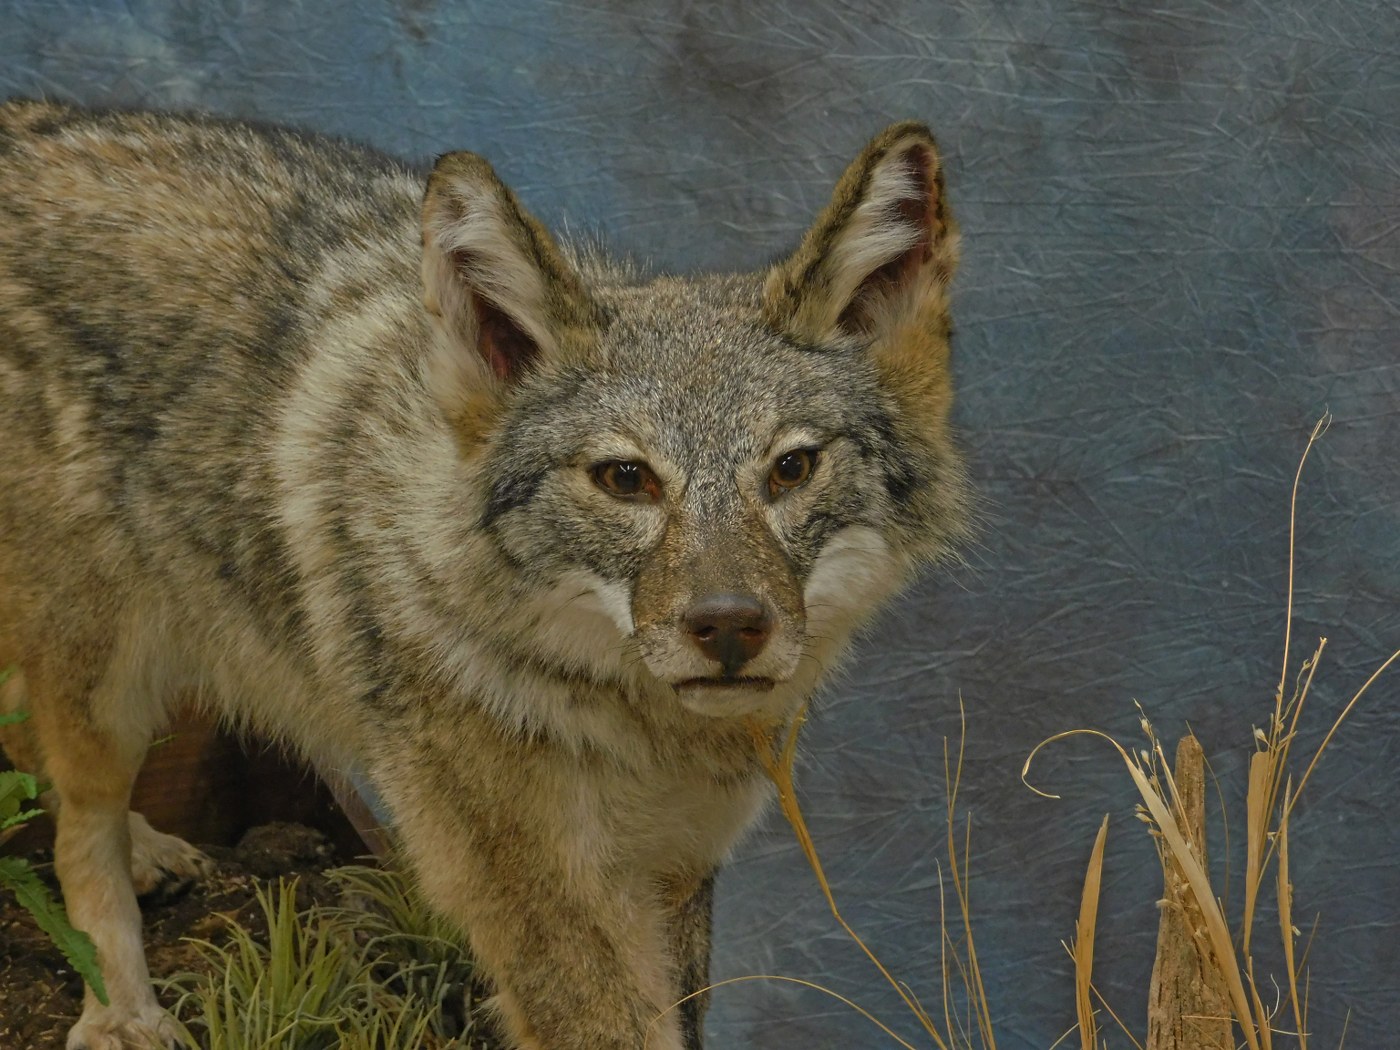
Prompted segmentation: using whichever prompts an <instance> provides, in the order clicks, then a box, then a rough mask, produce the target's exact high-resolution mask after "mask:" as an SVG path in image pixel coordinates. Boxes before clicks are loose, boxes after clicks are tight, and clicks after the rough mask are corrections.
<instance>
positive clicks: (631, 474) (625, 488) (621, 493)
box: [593, 459, 661, 502]
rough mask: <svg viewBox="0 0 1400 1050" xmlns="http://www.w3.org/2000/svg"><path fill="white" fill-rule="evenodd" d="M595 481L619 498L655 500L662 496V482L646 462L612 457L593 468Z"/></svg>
mask: <svg viewBox="0 0 1400 1050" xmlns="http://www.w3.org/2000/svg"><path fill="white" fill-rule="evenodd" d="M593 483H594V484H595V485H597V486H598V487H599V488H600V489H602V490H603V491H604V492H606V493H607V494H608V495H609V496H616V497H617V498H618V499H630V500H640V501H644V502H655V501H656V500H658V499H660V498H661V482H660V481H658V480H657V477H656V475H655V474H653V473H652V472H651V468H650V467H648V466H647V465H646V464H645V463H636V462H633V461H632V460H618V459H610V460H608V461H607V462H606V463H599V464H598V465H597V466H596V467H594V468H593Z"/></svg>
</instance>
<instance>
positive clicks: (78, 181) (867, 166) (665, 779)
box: [0, 101, 966, 1050]
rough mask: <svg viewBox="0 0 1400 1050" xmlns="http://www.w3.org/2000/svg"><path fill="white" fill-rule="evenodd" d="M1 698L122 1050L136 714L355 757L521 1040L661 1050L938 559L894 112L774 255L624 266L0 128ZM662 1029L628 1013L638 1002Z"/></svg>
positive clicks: (289, 160) (160, 841) (922, 192)
mask: <svg viewBox="0 0 1400 1050" xmlns="http://www.w3.org/2000/svg"><path fill="white" fill-rule="evenodd" d="M0 210H3V222H0V448H3V450H4V452H3V455H0V667H3V666H7V665H10V664H13V665H16V666H17V667H18V668H19V669H20V672H21V673H20V674H17V675H16V676H15V677H14V678H12V679H11V681H10V682H9V683H8V684H7V685H6V686H4V690H5V693H4V696H3V700H4V704H5V705H6V706H8V707H12V708H13V707H24V708H27V709H28V710H29V711H30V712H31V714H32V718H31V719H30V720H29V721H28V722H27V723H25V725H24V730H23V732H22V733H21V732H19V731H18V730H16V729H11V730H9V736H8V737H7V740H6V745H7V749H8V750H9V751H10V753H11V755H12V757H13V758H14V759H15V760H16V761H17V762H18V763H22V764H24V765H26V766H28V767H31V768H35V769H36V770H37V769H39V768H42V770H43V772H44V775H45V776H46V778H47V779H48V780H49V781H50V782H51V783H52V785H53V793H54V795H53V804H54V805H56V806H57V820H58V838H57V844H56V865H57V869H58V874H59V877H60V880H61V882H62V885H63V890H64V894H65V897H66V899H67V903H68V907H69V910H70V912H71V914H72V918H73V920H74V922H75V924H76V925H77V926H79V927H80V928H83V929H85V930H87V931H88V932H89V933H90V934H91V936H92V937H93V939H94V941H95V943H96V945H97V950H98V957H99V961H100V965H101V967H102V971H103V973H104V976H105V981H106V986H107V989H108V992H109V996H110V1002H109V1003H108V1004H106V1005H103V1004H102V1003H100V1002H98V1001H97V1000H96V999H95V998H94V997H92V996H91V994H89V997H88V999H87V1001H86V1004H85V1007H84V1010H83V1013H82V1016H81V1018H80V1019H79V1020H78V1021H77V1023H76V1025H75V1026H74V1028H73V1030H72V1034H71V1035H70V1038H69V1047H70V1050H76V1048H79V1047H82V1048H86V1050H119V1048H127V1047H137V1046H143V1045H147V1044H148V1043H149V1042H150V1041H151V1040H152V1039H153V1038H154V1039H156V1040H160V1039H168V1035H169V1030H170V1026H169V1021H168V1019H166V1018H165V1016H164V1015H163V1014H162V1013H161V1011H160V1009H159V1007H158V1006H157V1004H156V1000H155V999H154V997H153V996H152V993H151V990H150V987H149V980H148V973H147V969H146V963H145V960H144V956H143V952H142V947H141V940H140V914H139V912H138V909H137V900H136V898H137V894H138V893H139V892H142V891H144V890H146V889H149V888H150V887H151V886H152V885H154V884H155V883H156V882H157V881H159V880H160V879H161V878H162V877H163V875H164V874H168V873H170V872H174V873H176V874H180V875H188V874H192V873H197V872H199V871H200V870H201V869H202V867H203V865H204V864H205V863H206V862H205V861H204V858H203V857H202V855H201V854H199V853H198V852H197V851H195V850H193V849H192V848H191V847H189V846H187V845H185V844H184V843H183V842H181V841H180V840H178V839H175V838H172V837H171V836H168V835H162V834H160V833H159V832H157V831H155V830H153V829H152V828H151V827H150V825H148V824H147V823H146V822H145V821H144V819H142V818H141V817H140V816H139V815H138V814H134V813H129V812H128V804H129V794H130V788H131V783H132V779H133V777H134V776H135V774H136V771H137V769H138V768H139V766H140V765H141V762H142V759H143V756H144V754H145V751H146V748H147V746H148V745H149V743H150V741H151V740H152V738H153V736H154V735H155V734H157V733H158V732H159V731H160V728H161V726H162V724H163V723H164V722H165V720H166V718H167V715H168V711H169V708H168V705H169V704H171V703H172V702H173V701H174V700H175V699H176V698H177V697H180V696H189V695H194V696H197V697H199V698H200V700H201V701H202V702H203V703H204V704H206V705H207V706H208V707H209V708H210V709H211V710H212V711H213V712H216V713H217V714H218V715H219V716H221V717H223V718H226V719H229V720H231V721H233V722H236V723H239V724H243V725H247V726H249V727H251V728H253V729H254V730H256V731H258V732H261V733H264V734H268V735H270V736H272V737H275V738H277V739H280V740H283V741H286V742H288V743H289V744H290V745H292V746H294V747H296V748H297V749H299V750H300V751H302V752H303V753H304V754H306V755H307V756H308V757H309V758H311V759H312V760H313V761H314V762H315V763H316V764H317V765H319V766H321V767H323V768H330V769H346V768H354V769H357V770H361V771H363V773H364V775H365V776H366V777H367V778H368V780H369V781H370V783H371V784H372V786H373V788H374V789H375V791H376V792H377V793H378V794H379V795H380V796H381V797H382V798H383V800H384V801H385V803H386V805H387V807H388V810H389V812H390V813H391V815H392V819H393V823H394V826H395V830H396V832H397V834H398V836H399V838H400V840H401V843H402V846H403V848H404V851H405V853H406V854H407V856H408V858H409V860H410V862H411V864H412V865H413V868H414V871H415V875H416V878H417V879H418V880H419V882H420V884H421V886H422V888H423V890H424V891H425V892H426V894H427V895H428V897H429V899H430V900H431V901H432V903H433V904H434V905H435V906H436V907H437V908H439V909H440V910H441V911H442V912H443V913H445V914H446V915H448V916H450V917H451V918H452V919H454V920H455V921H456V922H458V923H459V924H460V925H461V927H462V929H463V930H464V931H465V932H466V934H467V936H468V937H469V940H470V944H471V947H472V950H473V951H474V953H475V954H476V955H477V956H478V957H479V961H480V964H481V966H482V967H483V968H484V970H485V972H486V973H487V974H488V975H489V977H490V979H491V981H492V983H493V984H494V987H495V990H496V994H495V998H494V1000H493V1001H494V1003H495V1007H496V1010H497V1012H498V1015H499V1019H500V1023H501V1027H502V1030H503V1032H504V1034H505V1037H506V1039H507V1041H508V1042H509V1043H510V1044H511V1045H512V1046H516V1047H521V1048H535V1050H642V1047H643V1046H644V1045H645V1046H646V1047H648V1048H650V1050H681V1048H697V1047H699V1046H700V1025H701V1018H702V1013H703V1004H704V996H703V995H702V996H698V997H696V998H694V999H691V1000H690V1001H689V1002H687V1003H686V1004H685V1005H684V1006H682V1007H681V1008H678V1009H676V1010H670V1011H669V1012H667V1008H668V1007H670V1006H671V1005H672V1004H673V1003H674V1002H675V1001H676V1000H678V999H680V998H681V997H682V996H683V995H684V994H686V993H688V992H691V991H694V990H696V989H698V988H701V987H703V986H704V984H705V982H706V973H707V967H708V959H709V894H710V887H711V884H712V879H713V875H714V872H715V870H716V868H717V867H718V865H719V864H720V863H721V862H722V860H723V859H724V857H725V855H726V854H727V853H728V851H729V850H730V849H731V847H732V846H733V844H734V843H735V841H736V839H737V838H738V837H739V836H740V835H741V834H742V833H743V831H744V829H745V828H746V827H748V826H749V824H750V823H751V822H752V821H753V819H754V817H755V815H756V814H757V812H758V810H759V809H760V807H761V805H762V803H763V799H764V797H765V790H766V787H765V781H764V777H763V775H762V770H761V768H760V767H759V766H758V765H757V763H756V759H755V755H754V753H753V748H752V745H751V742H750V737H749V733H748V729H747V721H748V720H749V719H751V718H757V719H759V720H761V721H763V722H765V723H769V724H781V723H783V722H784V721H786V720H788V719H790V718H791V717H792V716H793V714H794V712H795V711H796V710H797V709H798V708H799V707H800V706H801V704H802V703H803V702H804V701H805V700H806V699H807V698H808V697H809V696H810V695H811V694H812V692H813V690H814V689H815V688H816V686H817V684H818V682H819V681H820V679H821V678H822V675H823V673H824V672H825V671H827V670H828V669H829V668H830V667H831V665H832V664H833V662H834V661H835V660H836V659H837V657H838V655H839V654H840V652H841V650H842V649H843V647H844V646H845V645H846V643H847V640H848V639H849V637H850V636H851V634H852V632H853V630H855V629H856V628H857V627H858V626H859V625H860V624H862V623H863V622H864V621H865V620H867V618H868V617H869V616H870V615H871V614H872V613H873V612H874V610H875V609H876V608H877V607H878V606H879V605H880V604H881V603H882V602H884V601H885V600H886V599H887V598H889V597H890V596H891V595H892V594H893V593H894V592H895V591H896V590H898V589H899V588H900V587H901V586H903V585H904V584H905V583H906V582H907V581H908V580H909V579H910V578H911V576H912V575H913V574H914V573H915V572H916V571H917V570H918V569H919V568H920V567H921V566H922V565H925V564H927V563H929V562H931V561H933V560H935V559H937V558H939V557H940V556H942V555H943V554H945V553H946V552H947V551H948V550H949V549H950V547H951V545H952V544H953V543H954V541H955V540H956V539H957V538H958V537H959V535H960V534H961V532H962V530H963V527H964V520H965V513H964V507H965V503H966V497H965V486H964V482H963V475H962V468H961V466H960V460H959V456H958V453H957V450H956V448H955V447H954V444H953V441H952V438H951V435H950V432H949V426H948V415H949V410H950V405H951V388H950V384H949V376H948V332H949V319H948V312H947V285H948V281H949V278H950V276H951V274H952V271H953V268H954V263H955V256H956V235H955V232H954V228H953V224H952V220H951V217H950V215H949V211H948V208H947V206H946V204H945V201H944V196H943V181H942V177H941V172H940V166H939V158H938V153H937V150H936V147H935V145H934V142H933V139H932V138H931V137H930V135H929V133H928V131H927V130H926V129H925V128H924V127H922V126H921V125H918V124H912V123H905V124H896V125H894V126H893V127H891V128H889V129H887V130H886V131H884V132H882V133H881V134H879V135H878V136H876V137H875V139H874V140H873V141H872V142H870V144H869V145H868V146H867V147H866V148H865V150H864V151H863V152H862V153H861V154H860V155H859V156H858V157H857V158H856V160H855V161H854V163H853V164H852V165H851V166H850V168H849V169H848V170H847V171H846V173H845V174H844V175H843V176H842V177H841V179H840V181H839V183H838V184H837V186H836V190H835V194H834V196H833V198H832V200H831V203H830V204H829V205H828V206H827V207H826V209H825V210H824V211H823V212H822V213H821V214H820V216H818V218H817V220H816V222H815V225H814V226H813V227H812V228H811V230H810V231H809V232H808V233H807V234H806V235H805V237H803V239H802V241H801V244H800V245H799V247H798V248H797V249H796V251H795V252H793V253H792V254H791V255H790V256H788V257H787V258H786V259H784V260H783V261H781V262H779V263H777V264H776V265H773V266H771V267H767V268H764V269H760V270H758V271H756V272H753V273H745V274H737V275H700V276H691V277H675V276H660V277H651V276H639V275H637V274H636V273H634V272H632V271H631V270H629V269H627V268H622V267H618V266H614V265H613V264H611V263H609V262H607V261H606V260H605V259H603V258H601V257H599V256H597V255H596V254H594V253H592V252H582V251H576V250H574V249H571V248H570V247H568V246H566V245H562V244H560V243H558V242H556V241H555V240H554V239H553V238H552V237H551V236H550V234H549V233H548V232H547V231H546V230H545V228H544V227H543V226H541V225H540V223H539V222H537V221H536V220H535V219H534V218H532V217H531V216H530V215H529V214H528V213H527V212H526V211H525V210H524V209H523V208H522V206H521V204H520V202H519V201H518V200H517V199H516V197H515V196H514V195H513V194H512V193H511V191H510V190H509V189H507V188H506V187H505V186H504V185H503V184H502V183H501V182H500V181H499V180H498V179H497V177H496V176H495V174H494V173H493V171H492V169H491V168H490V166H489V165H488V164H487V163H486V162H485V161H484V160H482V159H480V158H479V157H476V156H474V155H472V154H468V153H449V154H446V155H445V156H443V157H441V158H439V159H438V161H437V163H436V165H435V166H434V167H433V169H432V172H431V173H430V174H428V175H427V176H426V178H424V177H422V176H419V175H418V174H415V173H414V172H412V171H411V170H409V169H408V168H406V167H403V166H401V165H400V164H398V163H397V162H394V161H392V160H390V159H387V158H384V157H382V156H380V155H378V154H376V153H374V152H372V151H370V150H367V149H362V148H360V147H357V146H353V145H348V144H344V143H339V142H335V141H331V140H327V139H322V138H317V137H313V136H307V135H303V134H299V133H295V132H291V131H287V130H282V129H278V128H268V127H254V126H251V125H246V124H240V123H236V122H232V121H222V120H216V119H212V118H205V117H197V116H172V115H158V114H142V113H120V112H104V113H98V112H88V111H83V110H77V109H71V108H67V107H63V106H59V105H52V104H48V103H42V102H23V101H17V102H11V103H8V104H4V105H0ZM663 1014H664V1015H663Z"/></svg>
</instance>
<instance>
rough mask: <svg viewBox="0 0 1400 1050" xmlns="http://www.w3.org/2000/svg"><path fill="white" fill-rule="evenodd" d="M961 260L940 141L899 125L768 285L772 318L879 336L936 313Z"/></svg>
mask: <svg viewBox="0 0 1400 1050" xmlns="http://www.w3.org/2000/svg"><path fill="white" fill-rule="evenodd" d="M956 262H957V232H956V228H955V227H954V225H953V221H952V217H951V215H949V213H948V209H947V207H946V206H945V203H944V199H943V173H942V168H941V165H940V164H939V160H938V146H937V145H936V144H935V143H934V141H933V136H932V135H930V134H929V131H928V129H927V128H926V127H924V126H923V125H922V124H916V123H913V122H907V123H903V124H895V125H894V126H892V127H889V128H887V129H885V131H883V132H881V133H880V134H879V135H877V136H876V137H875V138H874V139H873V140H872V141H871V143H870V145H868V146H866V148H865V150H864V151H863V152H862V153H861V155H860V156H859V157H857V158H856V160H855V162H854V163H853V164H852V165H851V166H850V167H849V168H847V169H846V173H845V174H844V175H842V176H841V181H840V182H838V183H837V184H836V192H835V193H834V194H833V195H832V199H831V203H830V204H828V205H827V207H826V210H825V211H823V212H822V213H821V215H820V216H818V218H817V221H816V223H815V224H814V225H813V226H812V228H811V230H809V231H808V233H807V235H806V237H804V238H803V239H802V244H801V245H800V246H799V247H798V249H797V251H796V252H794V253H793V255H792V257H791V258H789V259H787V260H786V261H785V262H782V263H779V264H778V265H777V266H776V267H774V268H773V270H772V271H771V272H770V273H769V275H768V279H767V282H766V283H765V285H764V290H763V307H764V313H765V316H766V317H767V319H768V321H769V323H770V324H773V325H774V326H775V327H777V328H779V329H781V330H783V331H787V332H790V333H792V334H793V335H795V336H797V337H798V338H801V339H803V340H805V341H810V342H817V343H820V342H829V341H831V340H834V339H838V338H840V337H842V336H855V337H857V338H861V339H879V338H880V337H881V336H883V335H884V334H885V333H886V332H888V331H889V330H891V329H892V328H893V327H894V326H895V325H897V324H899V322H901V321H902V320H905V319H913V318H914V317H920V318H921V319H925V320H927V321H933V320H936V319H937V318H938V317H939V316H940V315H942V314H943V312H944V310H945V309H946V291H945V289H946V286H947V283H948V280H949V279H950V278H951V277H952V273H953V269H954V266H955V265H956Z"/></svg>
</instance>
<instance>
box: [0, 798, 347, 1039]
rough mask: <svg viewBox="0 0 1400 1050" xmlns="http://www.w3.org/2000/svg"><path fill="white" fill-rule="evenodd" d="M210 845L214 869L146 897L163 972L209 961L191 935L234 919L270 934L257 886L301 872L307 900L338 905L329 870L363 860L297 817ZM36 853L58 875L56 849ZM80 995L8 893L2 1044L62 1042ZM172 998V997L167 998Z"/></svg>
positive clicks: (4, 900)
mask: <svg viewBox="0 0 1400 1050" xmlns="http://www.w3.org/2000/svg"><path fill="white" fill-rule="evenodd" d="M203 848H204V850H205V852H206V853H208V854H209V856H210V857H211V858H212V859H213V860H214V861H215V864H216V868H215V871H214V873H213V874H212V875H211V876H209V877H208V878H207V879H203V880H201V881H199V882H198V883H195V884H193V885H190V886H185V887H178V888H176V892H173V893H170V892H167V893H165V894H163V895H162V894H159V893H158V894H155V895H153V896H152V897H151V898H148V899H146V900H143V901H142V902H141V904H142V913H143V918H144V920H145V921H144V933H145V940H146V957H147V959H148V960H149V963H150V967H151V973H152V975H153V976H154V977H156V978H163V977H169V976H172V975H174V974H176V973H181V972H185V971H191V970H197V969H199V968H200V967H201V966H203V965H205V964H204V961H203V958H202V956H201V955H200V953H199V952H198V951H196V950H195V948H194V947H193V946H192V945H191V944H190V943H189V940H188V939H189V938H197V939H200V940H209V941H214V942H215V943H217V942H218V941H219V939H220V938H221V937H222V936H223V935H224V934H225V932H226V931H227V930H228V928H229V926H230V923H236V924H238V925H241V926H244V927H246V928H248V929H250V930H253V931H254V932H260V933H261V934H263V935H264V936H265V934H266V920H265V918H264V916H263V911H262V908H261V907H260V906H259V904H258V901H257V890H258V889H259V887H267V886H269V885H272V884H275V883H276V882H277V880H278V879H279V878H282V877H286V878H295V879H296V880H297V883H296V887H297V898H298V900H297V903H298V905H300V906H303V907H305V906H309V905H311V904H313V903H315V904H333V903H335V899H334V898H335V896H336V891H335V889H334V887H332V886H331V884H330V883H329V882H328V880H327V879H326V877H325V874H324V872H326V871H327V870H329V869H331V868H335V867H339V866H340V865H342V864H348V863H350V862H351V861H353V860H355V859H356V858H354V857H350V856H346V855H344V854H343V853H341V852H340V851H339V850H338V849H337V848H336V847H335V845H334V844H333V843H332V842H331V841H330V840H329V839H328V838H327V837H326V836H325V835H323V834H322V833H321V832H319V831H315V830H313V829H311V828H307V827H303V826H301V825H299V824H283V823H274V824H266V825H263V826H260V827H256V828H253V829H251V830H250V831H248V833H247V834H245V835H244V836H243V838H242V840H241V841H240V842H239V843H238V844H237V845H236V846H231V847H230V846H205V847H203ZM28 857H29V859H30V861H31V862H32V863H33V864H34V865H35V867H36V868H37V869H38V870H39V871H40V872H41V873H42V874H43V875H44V876H45V878H46V879H48V880H50V881H51V882H52V881H53V864H52V859H53V858H52V853H51V851H49V850H48V849H46V848H45V849H38V850H34V851H32V852H30V853H29V854H28ZM55 886H56V884H55ZM82 1001H83V984H82V981H81V979H79V977H78V976H77V974H75V973H74V972H73V971H72V970H71V969H70V968H69V967H68V965H67V963H66V962H65V961H64V958H63V956H62V955H61V954H60V953H59V951H58V949H57V948H55V947H54V945H53V943H52V942H51V941H50V940H49V939H48V938H47V937H46V936H45V935H44V933H43V932H42V931H41V930H40V929H39V928H38V927H37V926H36V925H35V924H34V920H33V919H32V918H31V917H30V915H29V913H28V912H27V911H25V910H24V909H23V908H21V907H20V906H19V905H18V904H17V903H16V902H15V900H14V898H13V897H11V896H9V895H0V1047H5V1048H7V1050H63V1046H64V1039H65V1037H66V1036H67V1033H68V1027H69V1026H70V1025H71V1024H72V1023H73V1021H74V1020H76V1019H77V1016H78V1014H79V1013H80V1012H81V1010H82ZM164 1005H166V1006H169V1005H171V1003H170V1002H169V1001H168V997H167V1001H166V1002H165V1004H164Z"/></svg>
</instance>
